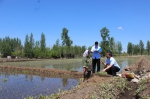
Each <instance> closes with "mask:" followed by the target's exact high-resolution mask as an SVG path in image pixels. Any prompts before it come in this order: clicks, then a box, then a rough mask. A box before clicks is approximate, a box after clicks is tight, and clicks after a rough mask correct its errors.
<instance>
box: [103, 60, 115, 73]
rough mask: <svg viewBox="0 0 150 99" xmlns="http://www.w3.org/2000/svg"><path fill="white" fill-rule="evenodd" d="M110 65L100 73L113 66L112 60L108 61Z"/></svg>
mask: <svg viewBox="0 0 150 99" xmlns="http://www.w3.org/2000/svg"><path fill="white" fill-rule="evenodd" d="M110 61H111V62H110V65H109V66H107V67H106V68H104V69H103V70H102V71H103V72H105V71H106V70H107V69H109V68H111V67H112V66H113V65H114V60H110Z"/></svg>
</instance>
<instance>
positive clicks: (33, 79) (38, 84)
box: [0, 72, 79, 99]
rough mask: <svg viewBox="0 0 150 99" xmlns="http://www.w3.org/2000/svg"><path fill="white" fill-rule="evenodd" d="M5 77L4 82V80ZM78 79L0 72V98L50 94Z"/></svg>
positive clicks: (13, 98)
mask: <svg viewBox="0 0 150 99" xmlns="http://www.w3.org/2000/svg"><path fill="white" fill-rule="evenodd" d="M5 79H7V81H6V82H4V80H5ZM78 82H79V80H78V79H70V78H48V77H44V76H33V75H23V74H18V75H16V74H9V73H2V72H1V73H0V93H1V94H0V99H6V98H7V99H22V98H25V97H27V96H35V97H36V96H38V95H40V94H43V95H50V94H52V93H56V92H58V89H62V90H67V89H71V88H72V87H74V86H76V85H77V84H78Z"/></svg>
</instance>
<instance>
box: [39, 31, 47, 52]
mask: <svg viewBox="0 0 150 99" xmlns="http://www.w3.org/2000/svg"><path fill="white" fill-rule="evenodd" d="M45 40H46V38H45V35H44V33H42V34H41V41H40V48H41V52H44V51H45V49H46V43H45Z"/></svg>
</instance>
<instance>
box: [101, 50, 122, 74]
mask: <svg viewBox="0 0 150 99" xmlns="http://www.w3.org/2000/svg"><path fill="white" fill-rule="evenodd" d="M106 57H107V59H106V63H104V62H103V61H101V63H102V64H103V65H105V67H104V69H103V70H102V71H103V72H107V73H108V74H110V75H113V76H116V72H119V71H120V66H119V65H118V63H117V62H116V60H115V59H114V58H113V57H112V53H111V52H108V53H107V55H106Z"/></svg>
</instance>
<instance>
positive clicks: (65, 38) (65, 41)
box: [61, 28, 73, 46]
mask: <svg viewBox="0 0 150 99" xmlns="http://www.w3.org/2000/svg"><path fill="white" fill-rule="evenodd" d="M61 39H62V45H63V46H71V45H72V44H73V41H72V40H70V37H69V36H68V30H67V29H66V28H63V30H62V34H61Z"/></svg>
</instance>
